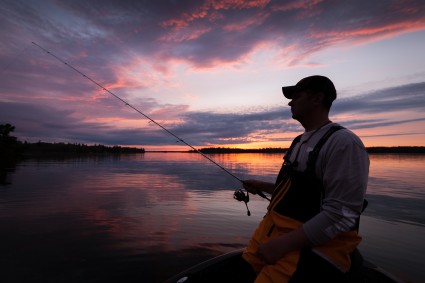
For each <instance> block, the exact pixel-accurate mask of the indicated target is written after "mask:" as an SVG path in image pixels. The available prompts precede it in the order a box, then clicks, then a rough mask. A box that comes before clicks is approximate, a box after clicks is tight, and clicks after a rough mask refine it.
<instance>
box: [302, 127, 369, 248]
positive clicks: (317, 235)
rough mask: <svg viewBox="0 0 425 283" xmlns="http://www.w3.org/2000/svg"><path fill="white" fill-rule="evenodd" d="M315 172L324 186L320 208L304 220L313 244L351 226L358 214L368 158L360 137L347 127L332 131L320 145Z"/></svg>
mask: <svg viewBox="0 0 425 283" xmlns="http://www.w3.org/2000/svg"><path fill="white" fill-rule="evenodd" d="M316 174H317V175H318V176H320V177H321V179H322V181H323V186H324V198H323V203H322V207H321V212H320V213H319V214H317V215H316V216H315V217H313V218H312V219H310V220H309V221H307V222H306V223H304V226H303V228H304V231H305V233H306V235H307V237H308V238H309V240H310V242H311V243H312V244H313V245H320V244H323V243H325V242H327V241H329V240H331V239H333V238H334V237H336V236H337V235H338V234H340V233H343V232H347V231H350V230H353V229H354V228H355V227H356V223H357V221H358V219H359V217H360V213H361V211H362V207H363V200H364V197H365V194H366V188H367V181H368V175H369V158H368V154H367V151H366V149H365V147H364V145H363V144H362V142H361V140H360V139H359V138H358V137H357V136H356V135H355V134H354V133H352V132H351V131H349V130H346V129H344V130H340V131H338V132H337V133H335V134H334V135H333V136H332V137H331V138H329V140H328V142H327V143H326V144H325V145H324V146H323V148H322V150H321V151H320V153H319V158H318V160H317V163H316Z"/></svg>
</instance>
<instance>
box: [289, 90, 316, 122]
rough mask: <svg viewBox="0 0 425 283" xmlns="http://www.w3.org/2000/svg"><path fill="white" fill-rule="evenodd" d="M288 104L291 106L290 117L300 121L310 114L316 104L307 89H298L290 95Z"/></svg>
mask: <svg viewBox="0 0 425 283" xmlns="http://www.w3.org/2000/svg"><path fill="white" fill-rule="evenodd" d="M288 105H289V106H290V107H291V112H292V118H293V119H295V120H298V121H301V120H302V119H303V118H304V117H308V116H309V115H311V113H312V111H313V109H314V108H315V107H316V105H315V104H314V103H313V99H312V97H311V95H309V93H308V92H307V91H300V92H298V93H296V94H294V96H293V97H292V99H291V101H289V103H288Z"/></svg>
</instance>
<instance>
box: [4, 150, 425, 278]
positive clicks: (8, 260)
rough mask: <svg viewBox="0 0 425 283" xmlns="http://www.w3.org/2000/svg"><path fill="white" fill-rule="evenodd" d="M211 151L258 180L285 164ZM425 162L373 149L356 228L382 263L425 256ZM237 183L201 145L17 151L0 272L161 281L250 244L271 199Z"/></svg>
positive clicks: (6, 202) (6, 206)
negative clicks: (60, 155) (82, 154)
mask: <svg viewBox="0 0 425 283" xmlns="http://www.w3.org/2000/svg"><path fill="white" fill-rule="evenodd" d="M213 158H214V160H216V161H217V162H219V163H220V164H221V165H223V166H224V167H225V168H228V169H229V170H232V173H234V174H236V175H237V176H238V177H240V178H241V179H244V178H260V179H263V180H266V181H267V180H268V181H273V180H274V178H275V176H276V174H277V172H278V170H279V168H280V165H281V162H282V156H281V155H279V154H223V155H214V156H213ZM412 163H413V165H412ZM424 165H425V158H424V157H418V158H413V157H409V156H407V157H406V158H400V157H398V156H397V157H395V158H393V157H391V156H377V157H375V156H371V182H370V188H369V191H368V199H369V206H368V208H367V210H366V214H365V216H364V219H365V220H362V221H361V232H362V233H363V235H364V239H365V241H364V245H363V247H364V249H365V252H367V255H368V256H371V257H372V259H373V260H375V259H379V260H380V261H379V263H381V262H382V264H383V266H384V267H391V268H392V269H394V270H397V267H398V270H400V271H403V268H400V266H401V265H403V264H404V261H405V260H406V257H409V258H410V260H412V261H415V262H422V261H423V260H424V259H425V258H424V256H423V255H424V254H425V253H423V249H422V250H421V248H417V246H418V245H420V246H421V247H422V246H423V245H422V242H421V241H420V240H419V238H418V237H414V236H412V235H411V233H417V235H419V236H421V237H422V236H423V233H424V227H423V226H424V224H425V217H424V210H423V207H424V203H423V202H424V199H425V197H424V196H425V193H424V187H425V186H424V184H425V181H424V179H423V176H422V175H423V174H422V173H421V172H420V171H422V170H423V168H424V167H425V166H424ZM400 173H401V176H399V174H400ZM418 175H421V176H418ZM240 186H241V185H240V183H239V182H238V181H237V180H235V179H234V178H233V177H231V176H229V175H228V174H226V173H225V172H223V171H222V170H221V169H220V168H218V167H217V166H215V165H213V164H211V163H209V162H206V160H205V158H204V157H202V156H200V155H199V154H189V153H186V154H185V153H147V154H144V155H121V156H115V157H112V156H109V157H108V156H104V157H96V158H77V159H67V160H31V161H25V162H23V163H21V164H18V165H17V167H16V170H15V172H14V173H13V182H12V184H10V185H8V188H10V189H7V190H0V224H1V227H2V228H1V231H2V233H1V234H0V253H1V254H2V258H1V262H0V272H1V274H3V275H4V278H6V279H5V280H6V281H3V282H25V280H24V279H25V278H35V279H34V280H33V282H38V281H40V282H45V281H53V282H97V280H99V281H98V282H116V281H117V280H118V281H120V282H133V281H134V282H136V281H137V282H161V281H162V280H164V279H166V278H167V277H169V276H171V275H172V274H174V273H175V272H177V271H180V270H181V269H183V268H186V267H189V266H190V265H192V264H195V263H197V262H198V261H199V260H204V259H207V258H209V257H210V256H213V255H218V254H221V253H223V252H227V251H231V250H233V249H235V248H239V247H243V246H244V245H245V244H246V243H247V241H248V240H249V238H250V236H251V233H252V232H253V230H254V229H255V227H256V225H257V224H258V223H259V221H260V219H261V218H262V217H263V215H264V213H265V210H266V206H267V204H268V202H267V201H266V200H263V199H261V198H258V197H251V201H250V203H249V208H250V210H251V213H252V216H250V217H248V216H246V208H245V205H244V204H243V203H239V202H237V201H235V200H234V199H233V197H232V196H233V191H234V190H235V189H237V188H240ZM383 220H384V221H383ZM385 223H387V224H385ZM412 224H413V225H412ZM392 227H395V228H396V229H393V230H391V228H392ZM403 233H405V234H403ZM394 246H397V253H391V252H389V248H390V247H391V249H392V248H393V247H394ZM400 253H402V254H401V255H400ZM383 258H385V260H384V259H383ZM412 258H414V259H412ZM387 261H391V262H392V263H393V264H392V265H389V264H388V262H387ZM408 268H414V269H416V268H417V267H416V266H415V265H414V264H412V265H411V266H410V267H408ZM409 272H410V270H409ZM412 273H414V271H412ZM126 274H127V275H128V276H126ZM130 275H131V276H130ZM120 277H121V280H120ZM419 278H420V277H419ZM102 280H103V281H102Z"/></svg>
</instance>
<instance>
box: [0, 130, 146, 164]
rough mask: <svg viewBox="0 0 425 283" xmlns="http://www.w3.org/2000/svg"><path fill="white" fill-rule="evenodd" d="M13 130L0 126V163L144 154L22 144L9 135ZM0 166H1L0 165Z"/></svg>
mask: <svg viewBox="0 0 425 283" xmlns="http://www.w3.org/2000/svg"><path fill="white" fill-rule="evenodd" d="M14 130H15V127H14V126H12V125H11V124H0V163H9V162H11V161H13V160H16V159H22V158H28V157H37V158H40V157H67V156H76V155H79V156H81V155H94V154H95V155H99V154H121V153H144V152H145V149H144V148H134V147H122V146H117V145H116V146H105V145H100V144H96V145H86V144H75V143H74V144H73V143H63V142H59V143H47V142H41V141H39V142H35V143H29V142H26V141H25V142H22V141H19V140H18V138H17V137H14V136H12V135H10V134H11V133H12V132H13V131H14ZM0 165H1V164H0Z"/></svg>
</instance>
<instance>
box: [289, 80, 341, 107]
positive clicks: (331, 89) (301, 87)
mask: <svg viewBox="0 0 425 283" xmlns="http://www.w3.org/2000/svg"><path fill="white" fill-rule="evenodd" d="M305 90H312V91H315V92H323V93H324V94H325V95H326V96H327V98H328V100H329V101H331V102H332V101H334V100H335V99H336V89H335V86H334V84H333V82H332V81H331V80H330V79H329V78H327V77H325V76H319V75H315V76H310V77H305V78H303V79H302V80H300V81H299V82H298V83H297V84H296V85H293V86H284V87H282V92H283V95H284V96H285V97H286V98H288V99H292V97H293V96H294V94H296V93H298V92H300V91H305Z"/></svg>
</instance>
